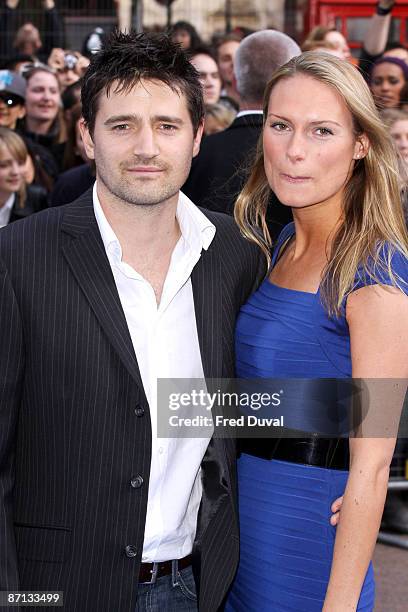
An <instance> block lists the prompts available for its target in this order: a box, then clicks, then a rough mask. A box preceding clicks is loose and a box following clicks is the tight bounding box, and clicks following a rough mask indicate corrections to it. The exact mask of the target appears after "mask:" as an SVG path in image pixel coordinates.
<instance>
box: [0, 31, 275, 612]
mask: <svg viewBox="0 0 408 612" xmlns="http://www.w3.org/2000/svg"><path fill="white" fill-rule="evenodd" d="M82 102H83V109H84V119H83V123H82V137H83V140H84V143H85V147H86V151H87V154H88V156H89V157H91V158H93V159H94V160H95V164H96V178H97V180H96V184H95V187H94V189H93V190H90V191H89V192H87V193H86V194H85V195H84V196H81V198H80V199H79V200H77V201H76V202H74V203H72V204H69V205H67V206H64V207H58V208H53V209H50V210H47V211H44V212H43V213H40V214H38V215H33V216H32V217H31V218H30V219H27V220H25V221H20V222H19V223H16V224H14V227H13V226H9V227H7V228H5V229H4V230H2V231H1V233H0V313H1V320H2V330H3V331H2V341H1V343H0V541H1V546H0V591H2V590H15V589H20V590H45V591H55V590H57V591H63V592H64V610H66V612H74V611H75V612H76V611H81V612H82V611H84V612H92V611H95V612H113V611H115V612H116V611H118V612H119V611H120V612H125V611H129V612H130V611H131V612H134V610H138V609H140V610H142V609H143V610H145V609H146V606H147V604H148V606H149V610H152V611H154V612H158V611H159V610H160V612H163V611H166V610H177V611H179V610H180V611H182V610H196V609H197V605H198V606H199V608H200V609H201V610H204V611H206V612H211V611H214V612H215V611H216V610H217V608H218V607H219V606H220V604H221V602H222V600H223V598H224V596H225V594H226V592H227V589H228V587H229V585H230V583H231V581H232V578H233V576H234V572H235V569H236V565H237V561H238V519H237V513H236V507H235V467H234V463H235V447H234V444H233V442H232V441H231V440H220V439H214V438H213V439H211V440H210V439H209V438H208V437H207V439H205V438H204V439H193V440H192V439H178V440H167V439H159V438H158V437H157V402H156V381H157V378H159V377H162V378H178V377H183V378H202V377H203V375H205V376H206V377H214V378H220V377H232V376H233V374H234V356H233V344H234V343H233V335H234V324H235V318H236V315H237V312H238V310H239V308H240V306H241V304H242V303H243V302H245V300H246V299H247V297H248V296H249V294H250V292H251V290H252V289H253V288H254V286H255V285H256V283H257V282H258V281H259V279H260V277H261V276H262V275H263V274H264V265H263V261H262V258H261V257H260V254H259V252H258V249H257V248H256V247H255V246H254V245H251V244H250V243H249V242H247V241H245V240H244V239H243V238H241V237H240V234H239V231H238V230H237V228H236V227H235V224H234V222H233V221H232V219H229V218H227V217H225V216H223V215H218V214H215V213H208V214H206V216H204V215H203V213H202V212H201V211H200V210H198V209H197V208H196V207H194V206H193V204H192V203H191V202H190V201H189V200H188V198H186V197H185V196H183V195H182V194H180V191H179V189H180V186H181V185H182V184H183V183H184V182H185V179H186V177H187V175H188V172H189V169H190V164H191V158H192V156H193V155H195V154H196V153H197V152H198V148H199V144H200V138H201V133H202V125H203V116H204V105H203V99H202V91H201V87H200V83H199V80H198V77H197V74H196V72H195V70H194V68H193V66H192V65H191V64H190V62H189V61H188V59H187V57H186V56H185V54H184V53H183V51H182V50H181V49H180V48H179V47H178V46H177V45H174V44H173V43H171V41H170V39H168V38H167V37H165V36H160V37H154V36H153V35H151V36H149V35H144V34H140V35H136V34H133V33H132V34H129V35H124V34H119V33H118V34H115V35H113V37H112V38H111V40H110V42H109V43H108V44H107V45H106V47H105V48H104V49H103V50H102V51H101V52H100V53H99V54H97V55H96V56H95V57H94V58H93V59H92V62H91V66H90V68H89V69H88V71H87V73H86V75H85V77H84V83H83V87H82ZM192 569H193V570H194V575H195V582H194V580H193V573H192ZM195 584H197V586H198V587H199V595H198V602H197V601H196V586H195Z"/></svg>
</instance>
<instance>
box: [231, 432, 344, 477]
mask: <svg viewBox="0 0 408 612" xmlns="http://www.w3.org/2000/svg"><path fill="white" fill-rule="evenodd" d="M239 449H240V451H241V452H243V453H246V454H247V455H254V456H255V457H260V458H261V459H280V460H282V461H290V462H291V463H302V464H304V465H313V466H315V467H322V468H328V469H331V470H348V469H349V447H348V439H347V438H320V437H318V436H316V437H314V436H312V437H310V438H295V439H294V438H279V439H276V438H275V439H268V438H252V439H243V440H240V441H239Z"/></svg>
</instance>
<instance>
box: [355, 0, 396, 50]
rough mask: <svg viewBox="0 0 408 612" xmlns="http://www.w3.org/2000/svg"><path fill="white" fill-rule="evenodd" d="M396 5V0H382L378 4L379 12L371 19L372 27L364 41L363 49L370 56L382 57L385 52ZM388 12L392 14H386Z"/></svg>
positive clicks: (369, 27) (370, 26)
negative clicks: (393, 9)
mask: <svg viewBox="0 0 408 612" xmlns="http://www.w3.org/2000/svg"><path fill="white" fill-rule="evenodd" d="M394 3H395V0H380V1H379V2H378V4H377V12H376V13H375V15H373V16H372V17H371V21H370V25H369V26H368V30H367V33H366V35H365V37H364V41H363V48H364V49H365V50H366V51H367V53H369V54H370V55H381V53H384V51H385V46H386V44H387V40H388V34H389V31H390V25H391V10H392V8H393V6H394ZM381 9H382V10H381ZM387 10H389V11H390V12H389V13H388V14H384V13H385V11H387ZM378 11H379V12H378ZM379 13H382V14H379Z"/></svg>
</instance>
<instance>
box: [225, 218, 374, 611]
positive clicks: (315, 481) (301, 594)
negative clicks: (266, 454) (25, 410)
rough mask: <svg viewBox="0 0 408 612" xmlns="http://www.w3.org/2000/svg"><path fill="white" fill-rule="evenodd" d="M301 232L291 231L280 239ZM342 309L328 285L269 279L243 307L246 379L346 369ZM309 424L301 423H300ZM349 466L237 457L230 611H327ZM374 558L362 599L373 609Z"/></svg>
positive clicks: (241, 351)
mask: <svg viewBox="0 0 408 612" xmlns="http://www.w3.org/2000/svg"><path fill="white" fill-rule="evenodd" d="M293 234H294V225H293V224H290V225H289V226H286V228H285V229H284V230H283V232H282V234H281V236H280V238H279V240H278V242H277V246H276V249H275V252H274V257H273V261H272V265H273V264H274V263H275V260H276V257H277V254H278V253H279V252H280V250H281V247H282V245H284V244H285V243H286V241H287V240H288V239H290V238H291V236H292V235H293ZM344 315H345V310H344V312H343V316H341V317H339V318H337V319H329V318H328V317H327V315H326V313H325V310H324V308H323V306H322V304H321V301H320V294H319V292H317V293H316V294H312V293H306V292H301V291H295V290H290V289H286V288H282V287H279V286H277V285H274V284H273V283H271V282H270V281H269V280H268V279H266V280H265V281H264V282H263V284H262V285H261V286H260V288H259V289H258V291H257V292H256V293H254V294H253V295H252V297H251V298H250V299H249V301H248V302H247V304H246V305H245V306H244V307H243V308H242V309H241V313H240V316H239V319H238V322H237V330H236V359H237V366H236V373H237V377H241V378H268V377H270V378H273V377H276V378H279V377H280V378H347V377H350V376H351V361H350V338H349V334H348V327H347V323H346V320H345V316H344ZM297 426H298V427H297V428H299V429H301V426H302V423H301V422H298V423H297ZM347 476H348V472H347V471H342V470H334V469H326V468H320V467H314V466H309V465H303V464H297V463H290V462H288V461H281V460H275V459H273V460H266V459H261V458H258V457H255V456H252V455H248V454H245V453H243V454H242V455H241V457H240V458H239V460H238V490H239V516H240V535H241V549H240V565H239V569H238V573H237V576H236V579H235V582H234V584H233V586H232V589H231V591H230V594H229V597H228V600H227V604H226V608H225V610H226V611H227V612H264V611H265V612H289V611H291V612H300V611H302V612H318V611H320V610H322V607H323V603H324V598H325V594H326V590H327V585H328V581H329V576H330V569H331V563H332V557H333V548H334V540H335V534H336V528H335V527H332V526H331V525H330V522H329V519H330V516H331V510H330V506H331V504H332V502H333V501H334V500H335V499H336V498H337V497H339V496H340V495H342V494H343V492H344V489H345V486H346V481H347ZM374 597H375V584H374V575H373V568H372V565H371V564H370V566H369V569H368V572H367V575H366V577H365V581H364V585H363V588H362V591H361V596H360V600H359V604H358V608H357V609H358V611H359V612H363V611H364V612H368V611H371V610H373V608H374Z"/></svg>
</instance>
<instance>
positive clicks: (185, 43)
mask: <svg viewBox="0 0 408 612" xmlns="http://www.w3.org/2000/svg"><path fill="white" fill-rule="evenodd" d="M171 38H172V40H173V42H176V43H179V45H181V48H182V49H189V48H190V46H191V36H190V34H189V33H188V32H187V30H176V31H175V32H173V34H172V37H171Z"/></svg>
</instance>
